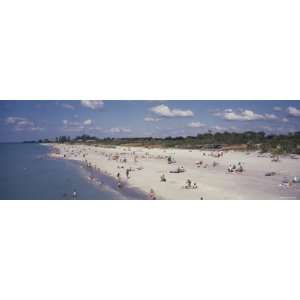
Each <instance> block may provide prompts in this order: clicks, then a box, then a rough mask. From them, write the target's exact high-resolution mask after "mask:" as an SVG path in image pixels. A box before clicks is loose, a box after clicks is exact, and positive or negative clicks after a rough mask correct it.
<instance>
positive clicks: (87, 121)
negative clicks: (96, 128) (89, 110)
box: [83, 119, 93, 125]
mask: <svg viewBox="0 0 300 300" xmlns="http://www.w3.org/2000/svg"><path fill="white" fill-rule="evenodd" d="M92 123H93V122H92V120H90V119H89V120H85V121H84V122H83V124H84V125H92Z"/></svg>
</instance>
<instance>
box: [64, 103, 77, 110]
mask: <svg viewBox="0 0 300 300" xmlns="http://www.w3.org/2000/svg"><path fill="white" fill-rule="evenodd" d="M62 107H64V108H67V109H75V107H74V106H73V105H71V104H68V103H64V104H62Z"/></svg>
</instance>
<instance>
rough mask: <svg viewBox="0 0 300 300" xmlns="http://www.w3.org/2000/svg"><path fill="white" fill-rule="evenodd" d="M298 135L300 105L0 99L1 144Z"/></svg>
mask: <svg viewBox="0 0 300 300" xmlns="http://www.w3.org/2000/svg"><path fill="white" fill-rule="evenodd" d="M208 130H212V131H213V132H216V131H219V132H222V131H225V130H226V131H230V132H232V131H236V132H241V131H247V130H254V131H265V132H266V133H287V132H294V131H300V101H223V100H222V101H124V100H122V101H100V100H96V101H86V100H84V101H79V100H76V101H62V100H61V101H56V100H55V101H54V100H53V101H43V100H41V101H37V100H36V101H0V142H17V141H23V140H31V139H40V138H46V137H47V138H54V137H55V136H59V135H69V136H71V137H75V136H78V135H81V134H84V133H85V134H90V135H95V136H98V137H142V136H153V137H165V136H169V135H171V136H180V135H183V136H186V135H195V134H197V133H203V132H207V131H208Z"/></svg>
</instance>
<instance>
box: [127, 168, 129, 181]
mask: <svg viewBox="0 0 300 300" xmlns="http://www.w3.org/2000/svg"><path fill="white" fill-rule="evenodd" d="M126 177H127V179H129V169H126Z"/></svg>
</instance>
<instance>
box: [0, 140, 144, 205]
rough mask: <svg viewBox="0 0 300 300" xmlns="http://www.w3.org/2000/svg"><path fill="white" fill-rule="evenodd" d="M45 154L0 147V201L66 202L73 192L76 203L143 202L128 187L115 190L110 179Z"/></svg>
mask: <svg viewBox="0 0 300 300" xmlns="http://www.w3.org/2000/svg"><path fill="white" fill-rule="evenodd" d="M49 151H50V147H47V146H44V145H39V144H0V199H2V200H3V199H8V200H10V199H12V200H13V199H24V200H26V199H32V200H36V199H41V200H43V199H53V200H61V199H64V200H67V199H73V196H72V194H73V191H74V190H76V193H77V199H78V200H84V199H91V200H101V199H146V196H145V194H143V193H142V192H140V191H137V190H134V189H130V188H128V187H127V188H125V189H122V191H121V190H118V188H117V187H116V183H115V181H114V180H113V179H111V178H108V177H107V176H104V175H103V174H96V175H95V174H91V172H92V171H91V170H89V169H86V168H84V167H83V166H81V164H79V163H78V162H73V161H67V160H63V159H52V158H50V157H49V156H48V153H49ZM90 175H93V176H94V177H96V180H95V181H91V180H89V176H90ZM100 182H101V183H100Z"/></svg>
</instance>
